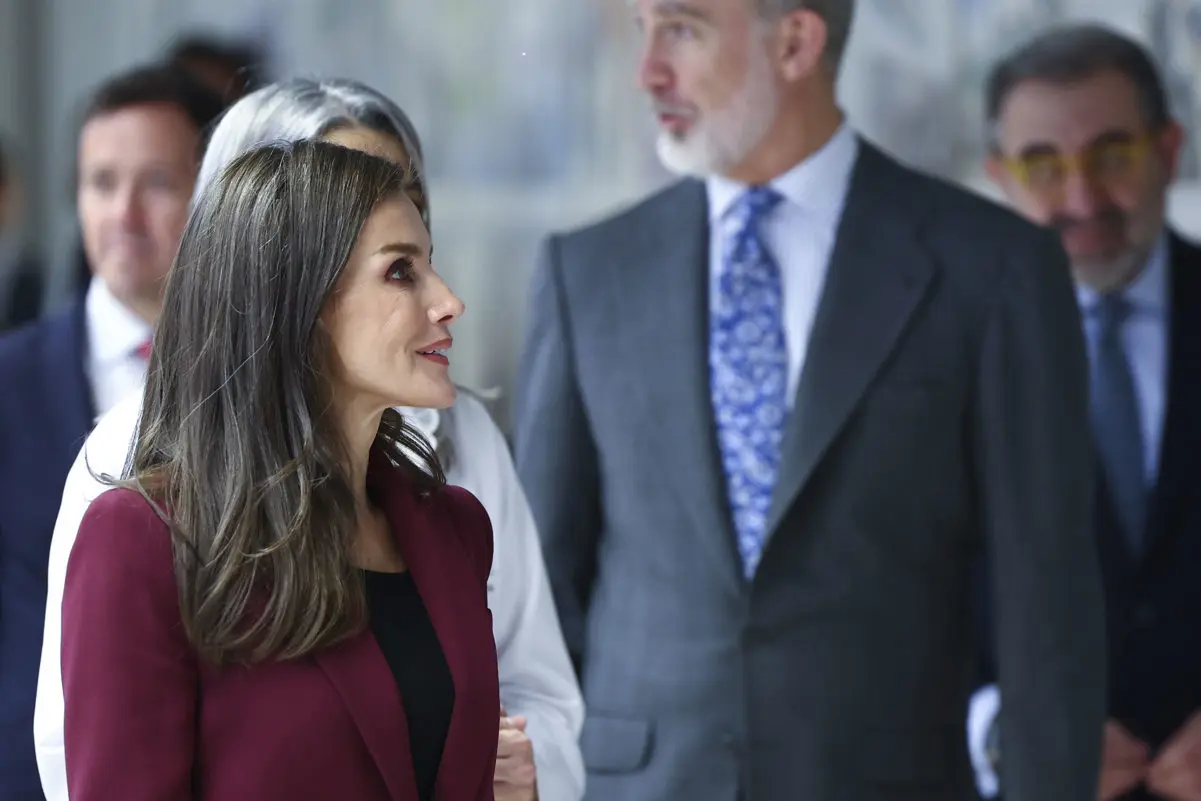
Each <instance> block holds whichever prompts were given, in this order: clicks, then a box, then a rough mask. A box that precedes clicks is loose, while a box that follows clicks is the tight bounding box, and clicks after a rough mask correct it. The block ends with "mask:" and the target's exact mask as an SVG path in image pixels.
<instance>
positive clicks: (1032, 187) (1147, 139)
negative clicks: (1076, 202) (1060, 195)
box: [1001, 133, 1153, 195]
mask: <svg viewBox="0 0 1201 801" xmlns="http://www.w3.org/2000/svg"><path fill="white" fill-rule="evenodd" d="M1152 139H1153V135H1152V134H1150V133H1142V134H1137V135H1121V136H1113V137H1107V138H1105V139H1103V140H1101V141H1098V142H1094V143H1093V144H1091V145H1088V146H1087V147H1085V148H1083V149H1082V150H1079V151H1077V152H1075V153H1060V152H1058V151H1055V150H1038V151H1033V152H1028V153H1023V154H1022V155H1020V156H1007V157H1004V158H1002V159H1001V162H1002V164H1003V165H1004V166H1005V169H1006V170H1008V171H1009V174H1010V175H1012V176H1013V177H1014V179H1015V180H1017V181H1018V183H1020V184H1022V186H1024V187H1026V189H1027V190H1029V191H1030V192H1033V193H1035V194H1039V195H1048V194H1054V193H1057V192H1060V191H1062V190H1063V187H1064V184H1065V183H1066V182H1067V179H1068V177H1069V176H1071V175H1072V174H1073V173H1076V172H1079V173H1080V174H1081V175H1083V176H1084V177H1085V178H1087V179H1088V180H1089V181H1090V182H1092V183H1095V184H1100V185H1102V186H1106V187H1110V188H1113V187H1114V186H1120V185H1121V184H1122V183H1123V182H1125V181H1126V180H1128V179H1129V178H1130V177H1131V176H1132V175H1133V174H1134V171H1135V168H1137V167H1138V166H1140V165H1141V164H1143V162H1144V161H1145V160H1146V158H1147V154H1148V153H1149V152H1150V150H1151V142H1152Z"/></svg>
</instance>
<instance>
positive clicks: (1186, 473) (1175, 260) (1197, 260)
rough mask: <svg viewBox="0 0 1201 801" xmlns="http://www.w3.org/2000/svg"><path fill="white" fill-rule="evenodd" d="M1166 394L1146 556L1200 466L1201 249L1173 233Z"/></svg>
mask: <svg viewBox="0 0 1201 801" xmlns="http://www.w3.org/2000/svg"><path fill="white" fill-rule="evenodd" d="M1168 254H1169V258H1168V274H1169V286H1170V295H1169V314H1168V359H1167V396H1166V399H1165V409H1164V412H1165V413H1164V427H1163V433H1162V434H1161V443H1162V444H1161V446H1160V460H1159V474H1158V477H1157V480H1156V483H1155V490H1154V492H1153V494H1152V500H1151V508H1150V511H1149V519H1148V521H1147V536H1148V537H1150V542H1148V543H1147V547H1148V553H1147V556H1148V557H1151V556H1153V555H1154V551H1155V550H1157V549H1158V548H1160V547H1161V546H1162V545H1163V544H1164V543H1163V541H1164V540H1165V539H1169V538H1168V537H1165V536H1164V534H1165V533H1166V532H1171V531H1175V530H1176V529H1177V528H1178V526H1177V522H1178V521H1177V517H1178V515H1179V513H1180V511H1181V507H1182V503H1181V501H1183V500H1187V499H1189V498H1191V497H1192V494H1193V492H1194V491H1195V486H1194V485H1193V484H1192V483H1190V482H1192V481H1195V478H1196V476H1197V474H1198V469H1199V468H1201V414H1199V413H1198V410H1199V409H1201V373H1199V372H1198V365H1201V317H1198V316H1197V315H1196V314H1195V313H1193V311H1192V310H1194V309H1196V308H1197V307H1198V305H1199V304H1201V251H1199V250H1198V249H1197V248H1195V247H1193V246H1192V245H1189V244H1187V243H1185V242H1184V241H1183V240H1181V239H1180V238H1179V237H1177V236H1176V235H1174V234H1172V235H1170V238H1169V250H1168Z"/></svg>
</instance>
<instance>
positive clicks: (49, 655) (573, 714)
mask: <svg viewBox="0 0 1201 801" xmlns="http://www.w3.org/2000/svg"><path fill="white" fill-rule="evenodd" d="M141 398H142V396H141V392H140V391H139V392H136V393H135V394H134V395H132V396H129V397H127V398H125V399H123V400H122V401H121V402H120V403H119V404H118V405H117V406H115V407H114V408H113V409H112V410H111V411H110V412H109V413H108V414H106V415H105V416H104V417H103V418H101V420H100V422H99V423H98V424H97V426H96V428H95V430H93V431H92V434H91V435H90V436H89V437H88V439H87V441H86V442H85V443H84V445H83V448H82V450H81V451H80V454H79V456H78V457H77V458H76V459H75V463H74V465H72V467H71V471H70V473H68V474H67V482H66V486H65V488H64V490H63V501H62V506H61V507H60V508H59V513H58V520H57V522H56V523H55V526H54V538H53V540H52V541H51V543H50V563H49V570H48V576H47V579H48V582H47V583H48V588H49V589H48V596H47V603H46V629H45V635H44V640H43V643H42V660H41V665H40V668H39V672H38V688H37V702H36V707H35V709H34V719H33V733H34V747H35V750H36V753H37V760H38V771H39V773H40V774H41V779H42V788H43V790H44V791H45V793H46V799H47V801H67V779H66V762H65V758H64V756H63V686H62V672H61V667H60V660H61V644H62V643H61V639H62V619H61V611H62V600H63V582H64V579H65V576H66V571H67V560H68V557H69V556H70V554H71V548H72V546H73V545H74V542H75V535H76V533H77V532H78V529H79V523H80V521H81V520H82V519H83V515H84V512H85V511H86V510H87V507H88V504H89V503H91V501H92V500H93V499H94V498H95V497H96V496H97V495H99V494H100V493H102V492H104V491H105V490H106V489H108V488H107V487H106V486H104V485H103V484H101V483H100V482H98V481H97V480H96V479H94V478H93V477H92V473H95V474H97V475H100V474H104V473H108V474H111V475H120V474H121V472H122V470H123V469H124V465H125V460H126V456H127V454H128V451H129V446H130V443H131V442H132V440H133V436H134V431H135V430H136V428H137V420H138V412H139V409H140V406H141ZM401 411H402V412H405V413H408V412H412V414H410V419H411V420H412V421H413V422H414V424H416V425H418V426H419V427H421V428H422V430H424V431H426V432H428V433H429V435H430V438H431V440H433V441H434V442H435V443H436V437H437V436H438V433H439V431H440V430H441V429H442V428H443V427H442V426H440V425H439V413H437V412H433V411H430V410H401ZM447 428H449V430H450V437H451V442H452V444H453V459H452V461H451V465H450V469H449V470H448V471H447V479H448V480H449V481H450V483H452V484H456V485H459V486H462V487H465V488H466V489H467V490H469V491H470V492H472V493H473V494H474V495H475V496H476V497H477V498H479V500H480V502H481V503H482V504H483V505H484V508H485V509H486V510H487V512H488V516H489V517H490V518H491V520H492V527H493V535H494V539H495V549H494V556H493V560H492V572H491V574H490V575H489V577H488V605H489V607H490V608H491V610H492V617H493V632H494V635H495V638H496V651H497V658H498V662H499V672H500V696H501V700H502V701H503V703H504V704H505V706H506V707H507V709H508V712H509V714H510V715H519V714H520V715H525V716H526V718H527V720H528V722H527V726H526V733H527V734H528V735H529V737H530V739H531V740H532V741H533V744H534V761H535V766H536V770H537V777H538V795H539V798H540V799H541V801H579V799H580V798H582V797H583V794H584V763H583V758H582V756H581V754H580V748H579V740H578V738H579V734H580V728H581V726H582V725H583V720H584V701H583V697H582V696H581V694H580V688H579V685H578V684H577V683H576V678H575V673H574V671H573V669H572V666H571V661H570V659H569V658H568V655H567V647H566V645H565V644H564V642H563V635H562V633H561V631H560V629H559V619H558V615H557V613H556V612H555V607H554V602H553V600H552V598H551V593H550V584H549V581H548V579H547V576H546V568H545V566H544V564H543V561H542V548H541V545H540V544H539V541H538V536H537V532H536V530H535V528H534V519H533V515H532V514H531V512H530V508H529V504H528V503H527V502H526V498H525V493H524V492H523V491H522V489H521V486H520V485H519V484H518V481H517V474H516V471H515V470H514V468H513V461H512V458H511V457H510V455H509V450H508V446H507V445H506V443H505V441H504V438H503V436H502V435H501V433H500V431H499V429H497V427H496V425H495V424H494V423H493V421H492V418H491V417H490V416H489V414H488V411H487V410H486V409H485V408H484V406H483V404H481V403H480V402H479V401H478V400H476V399H475V398H474V397H472V396H471V395H469V394H468V393H465V392H460V393H459V397H458V399H457V400H456V401H455V404H454V406H453V407H452V409H451V412H450V420H449V425H448V426H447ZM85 458H86V463H85ZM89 466H90V468H91V470H90V471H89Z"/></svg>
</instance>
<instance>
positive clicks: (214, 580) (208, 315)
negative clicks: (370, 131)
mask: <svg viewBox="0 0 1201 801" xmlns="http://www.w3.org/2000/svg"><path fill="white" fill-rule="evenodd" d="M411 180H412V176H411V175H406V174H405V173H404V172H403V171H402V169H401V168H399V167H397V166H396V165H394V164H392V163H390V162H388V161H385V160H383V159H379V158H375V157H372V156H369V155H366V154H364V153H361V152H358V151H354V150H349V149H346V148H343V147H339V146H336V145H332V144H328V143H325V142H321V141H298V142H292V143H285V144H275V145H268V146H264V147H259V148H257V149H254V150H251V151H249V152H247V153H245V154H243V155H241V156H238V157H237V158H235V159H234V160H233V161H232V162H231V163H230V164H229V166H228V167H227V168H226V169H225V170H224V171H223V172H222V173H221V174H220V175H219V177H217V178H216V179H215V180H214V181H213V182H211V183H210V184H209V185H208V186H206V188H205V190H204V191H203V192H202V193H201V194H200V195H199V196H198V197H197V198H196V201H195V203H194V207H193V210H192V215H191V218H190V219H189V222H188V225H187V228H186V229H185V231H184V234H183V239H182V241H181V243H180V248H179V254H178V256H177V258H176V262H175V265H174V267H173V268H172V270H171V273H170V276H169V278H168V281H167V286H166V290H165V294H164V302H163V312H162V316H161V318H160V321H159V324H158V328H157V331H156V333H155V341H154V348H153V351H152V353H151V358H150V365H149V370H148V377H147V383H146V391H145V398H144V401H143V407H142V414H141V419H140V421H139V424H138V430H137V435H136V438H135V443H134V447H133V451H132V454H131V458H130V462H129V465H128V467H127V469H126V474H125V477H124V478H123V479H122V480H121V481H119V482H116V483H118V484H119V485H121V486H127V487H131V488H134V489H136V490H138V491H139V492H141V493H142V494H143V495H144V496H145V497H147V499H148V500H150V501H151V502H153V503H154V504H155V505H156V508H157V509H158V510H159V513H160V514H161V515H162V516H163V519H164V520H165V521H166V522H167V523H168V524H169V525H170V527H171V532H172V542H173V551H174V558H175V572H176V579H177V582H178V584H179V600H180V612H181V615H182V619H183V624H184V627H185V630H186V632H187V634H188V637H189V638H190V639H191V641H192V643H193V644H194V645H195V647H196V648H197V650H198V652H199V653H200V654H201V655H202V656H204V657H206V658H208V659H211V660H212V661H214V662H217V663H222V662H229V661H248V662H254V661H261V660H264V659H272V658H278V659H288V658H294V657H297V656H300V655H303V654H306V653H309V652H312V651H313V650H316V649H318V648H321V647H324V646H327V645H329V644H331V643H333V642H336V641H338V640H339V639H341V638H343V637H346V636H349V635H351V634H353V633H355V632H357V631H360V630H361V629H362V627H363V626H364V625H365V623H366V609H365V600H364V589H363V585H362V577H361V575H360V573H359V572H358V571H357V570H355V569H354V568H353V566H352V565H351V562H350V552H351V542H352V539H353V536H354V534H355V530H356V521H357V511H356V509H355V493H354V490H353V488H352V487H351V486H350V483H349V477H348V475H347V472H346V469H345V465H346V464H347V453H346V444H345V442H344V439H343V436H342V432H341V431H340V429H339V427H338V421H337V420H336V419H335V416H334V413H333V402H334V399H333V397H332V386H331V384H330V382H329V380H328V376H330V375H332V373H331V364H332V343H331V342H330V340H329V337H328V334H327V333H326V332H325V330H324V328H323V327H322V325H321V322H320V315H321V312H322V309H323V307H324V306H325V304H326V302H327V301H328V299H329V298H330V296H331V294H332V292H333V291H334V287H335V285H336V284H337V281H338V278H339V276H340V275H341V273H342V271H343V268H344V267H345V265H346V262H347V260H348V258H349V256H350V253H351V250H352V248H353V247H354V244H355V241H356V239H357V238H358V236H359V233H360V231H361V229H362V227H363V225H364V223H365V222H366V221H367V218H368V217H369V216H370V215H371V213H372V211H373V210H374V209H375V208H376V206H377V205H378V204H379V203H380V202H382V201H384V200H386V199H391V198H396V197H401V196H403V195H404V194H405V193H406V190H408V189H409V188H410V187H409V184H410V183H411ZM375 447H376V448H377V449H379V450H383V451H384V452H385V453H386V454H387V455H388V457H389V458H390V460H391V461H392V462H393V463H394V464H396V465H399V466H400V468H401V469H405V470H406V472H407V473H408V474H409V476H410V477H411V480H412V481H413V482H415V483H416V484H417V485H418V487H419V489H421V490H433V489H436V488H437V487H440V486H441V485H442V484H444V483H445V478H444V476H443V474H442V470H441V467H440V466H439V464H438V460H437V457H436V456H435V455H434V453H433V452H432V451H431V450H430V448H429V446H428V445H427V443H426V439H425V438H424V436H422V435H421V434H420V433H419V432H418V431H417V430H416V429H413V428H411V427H409V425H408V424H407V423H406V422H405V421H404V420H403V419H402V418H401V417H400V415H399V414H397V413H396V412H395V411H393V410H388V411H387V412H385V413H384V416H383V420H382V421H381V424H380V429H379V433H378V435H377V440H376V446H375Z"/></svg>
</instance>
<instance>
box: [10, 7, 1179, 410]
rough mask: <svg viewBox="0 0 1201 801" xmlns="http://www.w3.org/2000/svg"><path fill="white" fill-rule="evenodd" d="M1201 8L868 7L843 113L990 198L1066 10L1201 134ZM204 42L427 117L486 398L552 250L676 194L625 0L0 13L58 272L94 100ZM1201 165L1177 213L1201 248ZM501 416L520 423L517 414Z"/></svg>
mask: <svg viewBox="0 0 1201 801" xmlns="http://www.w3.org/2000/svg"><path fill="white" fill-rule="evenodd" d="M1197 2H1198V0H859V17H858V19H857V22H856V28H855V33H854V36H853V39H852V44H851V48H850V52H849V53H848V56H847V60H846V66H845V71H844V75H843V80H842V86H841V93H842V97H843V99H844V102H845V105H846V107H847V109H848V110H849V112H850V113H851V116H852V119H853V120H854V122H855V123H856V125H857V126H859V127H860V128H861V129H862V130H863V131H864V132H865V133H866V134H868V135H869V136H870V137H871V138H872V139H874V140H875V141H877V142H879V143H880V144H882V145H883V146H884V147H886V148H888V149H890V150H892V151H893V152H895V153H897V154H898V155H900V156H901V157H902V158H903V159H904V160H906V161H909V162H911V163H913V164H915V165H917V166H921V167H924V168H926V169H929V170H931V171H934V172H937V173H939V174H941V175H944V176H946V177H948V178H951V179H953V180H958V181H962V182H964V183H966V184H968V185H970V186H973V187H975V188H977V189H979V190H981V191H985V192H986V193H987V191H988V190H987V187H986V186H985V185H984V184H983V183H982V182H981V180H980V176H979V170H978V168H977V165H978V164H979V161H980V156H981V154H982V142H981V125H980V119H979V118H980V113H981V104H980V84H981V82H982V81H983V78H984V74H985V71H986V69H987V67H988V65H989V64H990V63H991V61H992V59H994V58H995V57H996V55H997V54H998V53H999V52H1000V49H1002V48H1006V47H1008V46H1010V45H1011V44H1012V43H1013V42H1015V41H1017V39H1019V38H1021V37H1024V36H1026V35H1028V34H1029V33H1030V32H1032V31H1033V30H1036V29H1037V28H1039V27H1041V26H1043V25H1046V24H1048V23H1049V22H1051V21H1053V20H1056V19H1061V18H1063V17H1065V16H1071V17H1080V16H1090V17H1097V18H1103V19H1106V20H1109V21H1111V22H1112V23H1114V24H1116V25H1118V26H1119V27H1122V28H1123V29H1125V30H1128V31H1130V32H1133V33H1135V34H1136V35H1138V36H1140V37H1142V38H1143V39H1144V40H1145V41H1147V42H1148V43H1150V44H1151V45H1152V46H1153V48H1154V49H1155V51H1156V54H1157V56H1159V57H1160V58H1161V59H1162V60H1164V61H1165V63H1166V64H1167V65H1168V68H1169V72H1170V77H1171V80H1172V85H1173V87H1174V97H1175V98H1177V99H1179V100H1180V104H1179V105H1180V108H1179V109H1178V110H1179V111H1180V113H1181V114H1182V116H1183V117H1184V118H1185V121H1186V122H1187V123H1189V124H1190V125H1192V124H1193V123H1195V122H1196V120H1197V118H1198V114H1197V111H1196V108H1197V104H1196V103H1194V102H1192V101H1193V96H1194V85H1195V80H1194V78H1195V76H1196V75H1198V74H1201V58H1199V57H1198V56H1199V54H1201V49H1199V48H1198V47H1197V46H1196V41H1197V36H1196V28H1197V27H1198V26H1197V25H1196V19H1195V18H1196V16H1197V15H1198V14H1201V12H1197V11H1196V8H1195V6H1196V3H1197ZM1190 9H1191V10H1192V12H1191V13H1192V16H1190ZM197 29H200V30H211V31H215V32H218V33H221V32H225V33H230V34H236V35H238V36H251V37H256V38H258V39H260V40H261V41H263V42H264V43H265V44H266V45H267V47H268V48H269V52H270V56H271V62H272V63H271V65H270V66H271V68H272V70H273V71H274V73H275V74H276V75H290V74H297V73H299V74H309V75H319V76H346V77H352V78H359V79H362V80H365V81H367V82H368V83H371V84H372V85H374V86H376V87H377V88H379V89H381V90H383V91H385V92H387V93H389V94H391V95H392V96H393V97H395V98H396V99H397V100H398V101H399V102H400V103H401V105H403V106H404V107H405V108H406V109H407V110H408V111H409V112H410V113H411V114H412V116H413V117H414V120H415V122H416V123H417V125H418V127H419V129H420V130H421V132H422V135H423V138H424V140H425V144H426V149H427V157H428V161H429V173H430V178H431V184H432V195H433V219H434V237H435V239H436V240H437V242H438V251H439V262H440V265H439V266H440V268H441V269H442V270H443V272H444V273H445V274H446V275H447V277H448V278H449V279H450V281H451V282H452V283H453V285H454V286H455V288H456V289H457V290H458V291H459V292H460V294H461V295H462V296H463V297H464V299H465V301H466V303H467V307H468V313H467V315H466V316H465V318H464V320H463V322H462V324H461V325H460V326H459V330H458V346H457V347H456V351H457V352H458V358H457V361H456V365H455V368H454V369H455V375H456V377H457V378H458V379H459V380H461V381H463V382H464V383H467V384H469V385H472V386H475V387H480V388H485V387H491V386H500V387H502V388H503V389H504V390H506V391H508V390H511V388H512V383H513V376H514V373H515V370H516V365H517V359H518V347H519V343H520V337H521V331H522V328H523V325H524V319H525V297H526V287H527V283H528V279H529V275H530V271H531V268H532V263H533V258H534V254H535V250H536V246H537V243H538V242H539V240H540V239H541V238H542V236H543V235H544V234H545V233H546V232H547V231H549V230H553V229H559V228H562V227H565V226H571V225H575V224H578V223H580V222H583V221H585V220H588V219H591V218H594V217H596V216H598V215H600V214H602V213H604V212H606V211H608V210H611V209H613V208H615V207H617V206H619V205H621V204H624V203H626V202H628V201H630V200H633V199H634V198H636V197H638V196H639V195H641V194H643V193H645V192H646V191H648V190H649V189H651V188H653V187H655V186H657V185H659V184H660V183H662V182H663V181H664V180H666V176H665V175H664V173H663V172H662V171H661V170H660V169H659V167H658V165H657V164H656V163H655V159H654V155H653V147H652V137H653V133H652V128H651V125H652V123H651V120H650V118H649V114H647V113H646V107H645V103H644V101H643V100H642V99H641V98H640V97H639V95H638V94H637V92H636V90H635V87H634V64H635V54H636V50H635V47H636V42H635V34H634V30H633V25H632V23H631V19H630V13H629V10H628V8H627V5H626V0H589V1H588V2H570V3H564V2H561V0H507V2H485V1H484V0H102V2H96V0H0V131H7V132H9V133H10V134H12V135H14V136H15V137H16V138H17V140H18V143H19V144H20V145H21V146H22V150H23V152H24V154H25V155H26V156H27V157H28V158H29V161H30V163H31V167H32V177H33V178H34V179H35V180H33V181H31V184H32V186H31V189H32V190H33V201H34V223H35V228H34V230H35V233H36V234H37V237H38V239H39V240H40V242H41V243H42V244H43V246H44V249H45V250H47V251H48V255H49V256H50V257H51V259H52V260H53V262H54V263H55V264H56V265H59V266H61V265H63V264H65V263H66V258H67V255H68V252H69V249H70V248H71V246H72V243H73V238H74V211H73V207H72V201H73V199H72V197H71V194H70V186H71V171H72V169H73V163H74V157H73V147H74V142H73V139H74V133H75V131H74V126H75V112H76V110H77V108H78V105H79V103H80V101H81V99H82V98H83V97H84V96H85V95H86V93H87V91H88V90H89V89H90V88H91V87H92V86H93V85H94V84H95V83H96V82H97V81H98V80H100V79H101V78H103V77H104V76H107V75H109V74H111V73H112V72H113V71H115V70H118V69H122V68H125V67H128V66H131V65H132V64H134V63H136V62H139V61H142V60H144V59H148V58H151V57H154V56H156V55H157V54H158V53H159V52H160V51H161V50H162V48H163V47H164V46H165V45H166V43H167V42H168V41H169V40H170V39H171V38H172V37H173V36H175V35H177V34H179V33H181V32H185V31H191V30H197ZM1198 152H1201V151H1198ZM1195 156H1196V153H1194V158H1193V166H1192V168H1191V169H1190V172H1189V174H1188V175H1186V177H1185V180H1184V181H1183V182H1182V184H1181V187H1180V189H1179V191H1178V192H1177V193H1176V194H1175V196H1174V200H1173V207H1172V211H1173V216H1174V218H1175V219H1176V220H1178V222H1179V223H1180V225H1181V226H1182V227H1183V228H1184V229H1185V230H1188V231H1197V232H1198V233H1199V234H1201V189H1198V188H1197V187H1198V186H1201V184H1198V183H1197V170H1196V162H1198V161H1199V159H1197V158H1196V157H1195ZM60 274H61V273H60ZM63 277H64V279H65V274H63ZM64 286H65V281H64V282H62V283H60V284H59V286H58V289H59V290H60V294H61V290H62V288H63V287H64ZM496 411H498V413H499V415H500V417H501V419H502V421H503V420H505V419H506V418H507V414H508V404H507V399H506V398H502V400H501V402H500V403H499V404H498V405H497V407H496Z"/></svg>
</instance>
